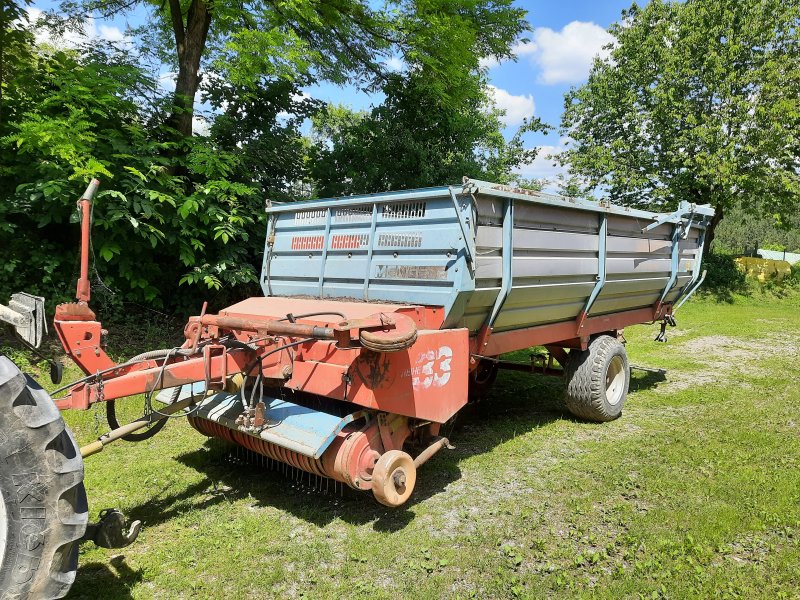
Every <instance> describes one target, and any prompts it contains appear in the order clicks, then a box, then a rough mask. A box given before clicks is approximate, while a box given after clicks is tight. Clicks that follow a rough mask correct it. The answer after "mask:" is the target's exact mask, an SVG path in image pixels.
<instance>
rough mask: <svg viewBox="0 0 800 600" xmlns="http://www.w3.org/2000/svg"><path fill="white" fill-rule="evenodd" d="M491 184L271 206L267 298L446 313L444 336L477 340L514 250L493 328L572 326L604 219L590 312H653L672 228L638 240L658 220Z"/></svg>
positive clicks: (680, 284)
mask: <svg viewBox="0 0 800 600" xmlns="http://www.w3.org/2000/svg"><path fill="white" fill-rule="evenodd" d="M487 185H488V186H489V188H487V187H486V186H484V185H483V184H481V185H480V186H478V188H474V189H478V192H477V194H476V195H475V196H474V198H473V196H471V195H470V194H466V193H463V192H461V191H460V188H458V189H459V193H458V195H457V196H456V197H455V198H454V195H455V192H452V193H451V190H450V189H449V188H446V187H444V188H430V189H425V190H409V191H405V192H387V193H386V194H377V195H374V196H363V197H353V198H341V199H329V200H320V201H317V202H307V203H301V204H299V205H297V207H294V206H291V207H290V206H281V207H277V208H274V209H271V214H270V229H269V231H268V240H271V242H270V243H268V245H267V251H266V252H265V261H264V268H263V272H262V287H263V288H264V293H265V294H266V295H275V296H311V297H317V298H341V299H348V300H352V299H356V300H380V301H384V302H399V303H405V304H422V305H433V306H443V307H444V309H445V314H446V315H447V316H446V319H445V322H444V327H445V328H447V327H467V328H469V329H470V331H472V332H475V331H477V330H478V329H480V327H481V326H482V325H483V324H484V323H486V322H487V317H488V315H489V314H491V311H492V307H493V306H494V305H495V302H496V300H497V298H498V295H499V293H500V290H501V286H502V283H503V266H504V264H503V263H504V259H503V257H504V252H506V251H511V252H513V260H512V265H511V273H512V285H511V290H510V293H509V295H508V297H507V298H506V299H505V301H504V303H503V304H502V310H501V311H500V312H499V314H498V315H497V319H496V320H495V321H494V323H493V327H494V330H495V331H504V330H511V329H517V328H524V327H531V326H535V325H543V324H547V323H556V322H559V321H568V320H574V319H576V318H577V317H578V316H579V315H580V313H581V311H582V310H583V309H584V308H585V307H586V305H587V300H588V299H589V297H590V296H591V294H592V291H593V289H594V288H595V285H596V283H597V281H598V277H599V274H600V267H601V265H600V263H599V254H600V233H601V222H602V220H603V219H607V221H606V236H605V240H606V260H605V267H606V281H605V285H604V286H603V288H602V290H601V291H600V293H599V295H598V296H597V297H596V299H595V301H594V304H593V305H592V307H591V310H590V315H602V314H608V313H614V312H620V311H625V310H632V309H637V308H644V307H647V306H653V305H655V304H656V303H657V302H658V300H659V299H660V298H661V295H662V293H663V292H664V290H665V289H666V288H667V286H668V284H669V281H670V278H671V275H672V240H673V234H674V231H675V225H672V224H664V225H660V226H658V227H656V228H654V229H652V230H650V231H649V232H647V233H644V234H643V233H642V229H643V228H644V227H646V226H648V225H650V224H651V223H652V222H653V220H654V217H653V213H648V212H644V211H638V210H633V209H625V208H622V207H601V206H600V205H598V204H595V203H591V202H588V201H574V202H573V201H570V200H569V199H564V198H558V197H554V196H544V195H539V196H537V195H530V196H525V195H520V194H516V195H515V194H514V193H505V192H503V191H502V190H499V189H497V188H491V186H492V184H487ZM453 189H454V190H455V189H456V188H453ZM481 189H483V190H484V191H483V192H481V191H480V190H481ZM512 198H513V212H514V219H513V221H514V223H513V234H512V238H513V249H510V250H504V248H503V246H504V235H503V215H504V213H505V207H506V203H507V202H509V201H511V199H512ZM701 232H702V229H701V228H700V227H698V226H693V227H692V228H691V229H690V231H689V235H688V236H687V238H686V239H684V240H681V241H680V243H679V249H680V252H679V256H678V258H679V260H678V264H677V267H678V268H677V278H676V280H675V282H674V284H673V285H672V288H671V290H670V292H669V293H668V295H667V296H666V298H665V300H666V301H667V302H670V301H674V300H676V299H677V298H678V297H679V296H680V295H681V293H682V291H683V290H684V288H685V287H686V286H687V284H689V283H690V282H691V281H692V276H693V274H694V270H695V266H696V265H697V264H698V260H697V259H698V255H699V253H700V252H701V251H702V249H701V248H700V246H701V244H700V234H701ZM470 256H471V257H473V259H474V260H473V263H472V267H470V265H469V264H468V259H469V257H470ZM507 266H508V265H506V267H507Z"/></svg>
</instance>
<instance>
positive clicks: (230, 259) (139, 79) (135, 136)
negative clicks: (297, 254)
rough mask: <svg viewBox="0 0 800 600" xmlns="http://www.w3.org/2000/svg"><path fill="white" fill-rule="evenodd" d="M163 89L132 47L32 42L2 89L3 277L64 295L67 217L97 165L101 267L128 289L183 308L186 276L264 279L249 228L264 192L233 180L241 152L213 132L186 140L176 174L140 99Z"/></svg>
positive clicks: (131, 296)
mask: <svg viewBox="0 0 800 600" xmlns="http://www.w3.org/2000/svg"><path fill="white" fill-rule="evenodd" d="M156 89H157V85H156V81H154V80H153V79H152V78H149V77H148V76H147V75H146V74H145V73H143V72H142V71H141V70H140V68H139V67H138V66H137V65H136V64H133V63H132V62H131V60H130V57H128V56H126V55H124V54H118V53H110V52H106V51H104V50H103V49H101V48H97V47H95V48H88V47H87V48H83V49H82V50H81V51H80V52H78V51H69V52H64V51H57V50H54V49H47V48H40V49H33V50H32V51H31V52H30V54H29V55H28V61H27V62H20V63H19V64H17V66H16V69H15V73H14V76H13V78H11V79H9V81H8V82H7V85H6V88H5V95H4V97H3V100H2V104H3V107H4V110H5V113H6V114H11V115H12V116H13V118H12V119H8V120H6V121H4V122H3V123H0V230H2V231H3V234H4V238H5V239H7V240H8V241H7V243H6V244H5V247H4V264H3V266H2V273H1V274H0V287H2V288H4V289H7V290H12V289H20V288H23V287H25V288H26V289H29V290H30V291H40V292H42V293H44V294H46V295H47V296H49V297H53V296H56V297H62V298H63V297H65V296H67V297H68V295H69V293H70V292H69V287H66V288H65V284H66V283H68V282H69V279H70V278H69V276H68V274H69V273H71V272H73V271H74V266H75V260H76V259H75V249H76V248H77V227H75V226H71V225H70V223H71V222H75V220H76V213H75V199H76V198H78V197H79V195H80V193H81V192H82V190H83V187H84V186H85V181H86V180H87V179H88V178H90V177H92V176H99V177H100V178H101V179H103V180H105V185H104V186H103V188H102V191H101V192H100V194H98V198H97V201H96V203H95V212H94V222H95V234H94V245H95V248H96V253H97V261H98V262H99V263H100V267H99V269H98V270H99V271H100V272H102V273H103V278H104V280H105V282H106V283H107V284H108V285H109V286H110V287H111V288H116V289H118V290H120V292H121V296H122V298H123V299H125V300H134V301H148V302H152V303H155V304H163V303H165V302H166V303H167V304H168V305H170V306H171V307H175V306H177V305H178V304H180V303H181V299H180V298H177V297H175V296H174V295H171V296H168V295H167V292H168V291H169V290H171V289H172V288H174V287H175V285H176V283H177V282H178V280H179V279H181V280H182V281H184V282H186V283H204V284H205V285H207V286H209V287H212V288H221V287H222V286H223V285H236V284H240V283H243V282H249V281H254V280H255V279H256V276H255V269H254V267H253V266H252V265H251V262H250V257H251V256H254V255H255V254H256V252H255V250H254V248H255V247H260V246H261V244H262V240H261V239H260V235H259V236H258V238H259V239H257V241H256V239H251V237H250V234H251V231H252V227H253V226H254V224H255V222H256V215H257V214H258V213H259V212H260V210H262V209H263V205H262V203H261V201H260V200H258V199H257V198H256V197H255V194H254V189H253V188H252V186H249V185H245V184H243V183H239V182H236V181H231V180H230V175H231V173H233V172H234V171H235V170H236V168H237V166H238V159H237V157H236V156H234V155H232V154H230V153H227V152H225V151H224V150H222V149H220V148H219V147H218V146H215V145H214V144H213V142H212V141H210V140H205V139H198V140H186V141H185V142H183V144H185V146H184V147H183V148H181V155H182V156H184V157H185V158H184V162H183V163H182V166H183V167H185V170H186V173H187V175H186V176H185V177H177V176H175V175H172V174H171V173H170V169H169V166H170V164H171V163H170V162H169V161H168V159H167V158H165V150H167V149H169V148H171V147H174V146H175V142H171V141H162V140H169V138H168V136H165V135H163V132H160V130H159V129H157V128H156V129H152V128H149V127H148V125H147V123H148V121H152V120H153V119H152V118H148V110H147V109H145V108H144V106H145V105H144V103H143V101H142V100H143V98H148V97H150V96H151V94H153V93H154V91H155V90H156ZM151 100H152V104H153V106H154V107H155V108H154V110H157V106H158V99H157V98H151ZM253 203H254V204H255V205H256V206H257V207H258V208H255V207H254V206H253ZM167 298H169V299H170V300H167Z"/></svg>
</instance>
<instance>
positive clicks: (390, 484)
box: [372, 450, 417, 507]
mask: <svg viewBox="0 0 800 600" xmlns="http://www.w3.org/2000/svg"><path fill="white" fill-rule="evenodd" d="M416 480H417V470H416V468H415V467H414V461H413V459H412V458H411V457H410V456H409V455H408V454H406V453H405V452H402V451H400V450H390V451H389V452H386V453H385V454H383V455H382V456H381V458H380V459H378V463H377V464H376V465H375V470H374V471H373V482H372V493H373V494H374V495H375V498H376V499H377V500H378V502H380V503H381V504H384V505H385V506H390V507H396V506H400V505H401V504H404V503H405V502H406V500H408V498H409V496H411V492H413V491H414V484H415V483H416Z"/></svg>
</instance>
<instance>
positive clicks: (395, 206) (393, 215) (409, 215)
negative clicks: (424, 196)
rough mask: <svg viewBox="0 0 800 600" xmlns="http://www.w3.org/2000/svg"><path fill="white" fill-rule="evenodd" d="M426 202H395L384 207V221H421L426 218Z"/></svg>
mask: <svg viewBox="0 0 800 600" xmlns="http://www.w3.org/2000/svg"><path fill="white" fill-rule="evenodd" d="M425 207H426V203H425V202H394V203H392V204H384V205H383V218H384V219H421V218H423V217H424V216H425Z"/></svg>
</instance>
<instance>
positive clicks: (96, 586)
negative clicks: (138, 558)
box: [67, 556, 144, 600]
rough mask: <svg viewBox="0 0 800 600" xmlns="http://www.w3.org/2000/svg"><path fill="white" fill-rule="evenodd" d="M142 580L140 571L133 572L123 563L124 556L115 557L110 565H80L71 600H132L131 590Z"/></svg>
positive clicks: (142, 573) (142, 572)
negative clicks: (112, 599) (96, 599)
mask: <svg viewBox="0 0 800 600" xmlns="http://www.w3.org/2000/svg"><path fill="white" fill-rule="evenodd" d="M142 579H144V571H143V570H142V569H137V570H135V571H134V570H133V569H131V568H130V567H129V566H128V565H127V563H126V562H125V557H124V556H115V557H114V558H112V559H111V561H110V564H108V563H100V562H92V563H88V564H83V563H82V564H81V567H80V571H79V572H78V577H77V579H76V580H75V583H74V584H73V586H72V588H71V589H70V593H69V596H67V597H68V598H70V599H71V600H80V599H84V598H85V599H94V598H98V599H103V600H107V599H108V598H114V600H126V599H132V598H133V595H132V594H131V591H130V590H131V588H133V586H134V585H136V584H137V583H139V582H140V581H142Z"/></svg>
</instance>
